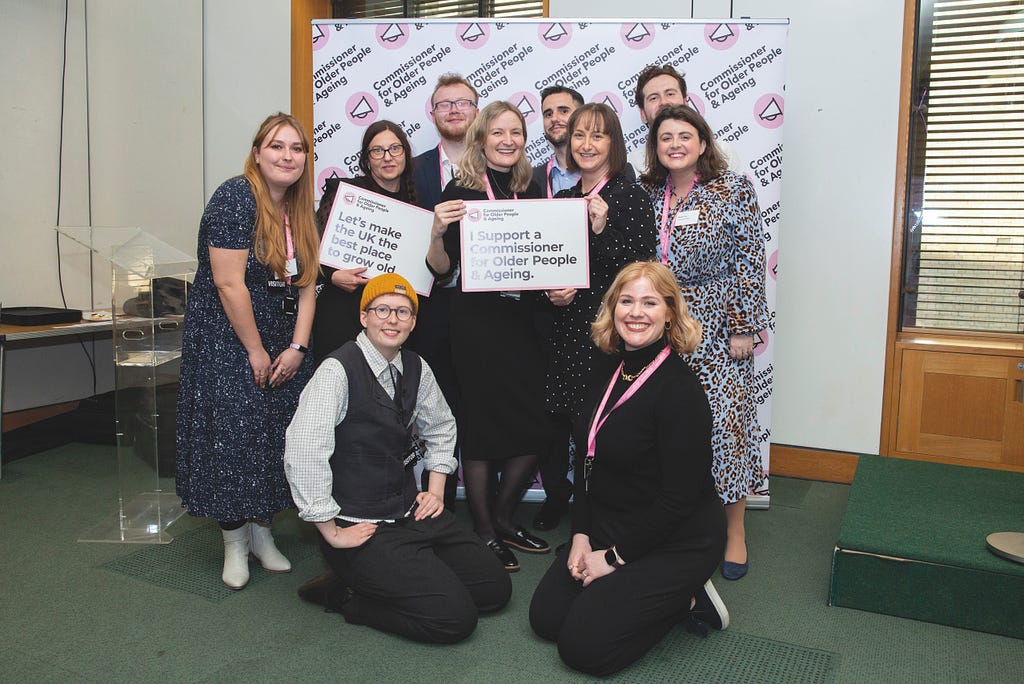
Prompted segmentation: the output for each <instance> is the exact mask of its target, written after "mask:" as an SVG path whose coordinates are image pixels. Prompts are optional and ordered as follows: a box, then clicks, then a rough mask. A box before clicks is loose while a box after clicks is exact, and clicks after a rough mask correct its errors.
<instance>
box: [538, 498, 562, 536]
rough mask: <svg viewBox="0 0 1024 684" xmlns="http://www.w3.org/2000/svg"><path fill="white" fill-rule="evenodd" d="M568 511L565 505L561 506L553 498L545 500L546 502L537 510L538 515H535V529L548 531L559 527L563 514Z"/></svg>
mask: <svg viewBox="0 0 1024 684" xmlns="http://www.w3.org/2000/svg"><path fill="white" fill-rule="evenodd" d="M566 513H568V510H567V509H566V507H565V506H559V505H558V504H556V503H553V502H552V501H551V499H547V500H546V501H544V504H543V505H542V506H541V507H540V510H539V511H537V515H535V516H533V529H535V530H540V531H541V532H546V531H548V530H553V529H555V528H556V527H558V523H559V522H561V520H562V516H563V515H565V514H566Z"/></svg>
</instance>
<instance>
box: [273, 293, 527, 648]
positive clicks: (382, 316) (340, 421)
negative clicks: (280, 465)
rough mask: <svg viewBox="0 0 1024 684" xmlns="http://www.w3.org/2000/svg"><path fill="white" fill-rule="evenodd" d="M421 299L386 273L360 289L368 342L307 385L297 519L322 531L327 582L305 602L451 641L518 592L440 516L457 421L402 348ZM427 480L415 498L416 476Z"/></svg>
mask: <svg viewBox="0 0 1024 684" xmlns="http://www.w3.org/2000/svg"><path fill="white" fill-rule="evenodd" d="M418 304H419V300H418V298H417V296H416V292H415V291H414V290H413V289H412V286H411V285H410V284H409V282H408V281H407V280H406V279H405V278H403V277H401V276H399V275H397V274H392V273H388V274H385V275H380V276H377V277H376V278H373V279H372V280H370V281H369V282H368V283H367V284H366V287H365V289H364V290H363V296H362V301H361V303H360V314H359V317H360V322H361V323H362V325H363V328H364V330H363V332H361V333H359V336H358V337H357V338H356V340H355V341H354V342H347V343H345V344H344V345H342V346H341V347H339V348H338V349H337V350H335V351H334V352H332V353H331V354H329V355H328V356H327V357H326V358H325V359H324V361H323V362H322V363H321V364H320V366H319V368H318V369H317V371H316V373H315V374H314V375H313V378H312V379H311V380H310V381H309V383H308V384H307V385H306V388H305V389H304V390H303V392H302V396H301V398H300V399H299V407H298V409H297V410H296V412H295V416H294V418H293V419H292V422H291V425H289V426H288V430H287V433H286V440H285V456H284V462H285V474H286V475H287V477H288V482H289V484H290V485H291V490H292V498H294V500H295V504H296V506H297V507H298V509H299V516H300V517H301V518H302V519H303V520H308V521H310V522H313V523H315V524H316V527H317V529H318V530H319V531H320V536H321V539H320V546H321V549H322V550H323V553H324V557H325V558H326V560H327V563H328V565H330V567H331V572H330V573H328V574H327V575H324V576H321V577H319V578H316V579H315V580H312V581H311V582H307V583H306V585H303V587H301V588H300V589H299V595H300V596H302V597H303V598H305V599H307V600H311V601H314V602H316V603H320V604H321V605H324V606H325V607H326V608H327V609H328V610H334V611H337V612H340V613H341V614H342V615H344V617H345V619H346V620H347V621H348V622H350V623H353V624H363V625H368V626H370V627H374V628H376V629H379V630H382V631H385V632H393V633H395V634H399V635H401V636H404V637H407V638H409V639H413V640H415V641H421V642H428V643H456V642H458V641H461V640H463V639H465V638H466V637H468V636H469V635H470V634H471V633H472V632H473V629H474V628H475V627H476V622H477V615H478V614H479V613H481V612H490V611H495V610H498V609H500V608H502V607H504V606H505V604H506V603H508V600H509V597H510V596H511V593H512V583H511V580H510V579H509V577H508V573H507V572H505V570H504V568H503V567H502V566H501V563H499V562H498V559H497V558H496V557H495V556H494V554H493V553H492V552H491V551H490V550H489V549H488V548H487V547H486V546H484V544H483V542H482V541H481V540H480V538H479V537H477V535H475V534H473V532H472V531H470V530H469V529H467V528H464V527H463V526H462V525H461V524H460V523H459V522H457V521H456V519H455V516H454V515H453V514H452V513H451V511H448V510H445V508H444V484H445V479H446V478H447V477H448V476H449V475H450V474H452V473H453V472H454V470H455V468H456V460H455V458H454V457H453V456H452V452H453V449H454V445H455V419H454V418H453V417H452V414H451V410H450V409H449V408H448V404H447V403H446V402H445V400H444V396H443V395H442V394H441V390H440V389H439V388H438V386H437V381H436V380H435V379H434V374H433V372H432V371H431V370H430V366H428V365H427V364H426V363H425V362H424V361H423V360H422V359H420V357H419V356H417V355H416V354H414V353H412V352H410V351H406V350H403V349H402V344H403V343H404V342H405V341H406V339H407V338H408V337H409V333H410V332H412V329H413V327H415V325H416V310H417V307H418ZM419 460H422V461H423V466H424V468H425V469H426V470H427V471H429V477H428V487H427V491H424V492H419V491H418V490H417V487H416V481H415V478H414V475H413V466H414V465H415V463H416V462H417V461H419Z"/></svg>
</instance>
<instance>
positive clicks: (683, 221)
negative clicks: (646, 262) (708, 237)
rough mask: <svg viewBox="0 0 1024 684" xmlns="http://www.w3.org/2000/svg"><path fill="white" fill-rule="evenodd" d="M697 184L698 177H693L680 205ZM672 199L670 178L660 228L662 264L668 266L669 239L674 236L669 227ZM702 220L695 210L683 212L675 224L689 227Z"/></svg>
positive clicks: (667, 182) (677, 216)
mask: <svg viewBox="0 0 1024 684" xmlns="http://www.w3.org/2000/svg"><path fill="white" fill-rule="evenodd" d="M696 184H697V176H694V177H693V180H691V181H690V187H688V188H687V189H686V194H684V195H683V199H682V200H681V202H680V203H682V202H685V201H686V197H688V196H689V195H690V193H691V192H692V191H693V186H694V185H696ZM671 198H672V179H671V178H669V179H668V180H666V181H665V200H664V201H663V202H662V203H661V224H660V226H659V228H660V231H659V232H660V233H661V263H663V264H665V265H666V266H667V265H668V245H669V238H670V237H671V235H672V226H670V225H668V212H669V209H668V207H669V203H670V201H671ZM698 220H700V210H699V209H693V210H690V211H681V212H679V213H677V214H676V220H675V224H674V225H677V226H687V225H690V224H692V223H697V221H698Z"/></svg>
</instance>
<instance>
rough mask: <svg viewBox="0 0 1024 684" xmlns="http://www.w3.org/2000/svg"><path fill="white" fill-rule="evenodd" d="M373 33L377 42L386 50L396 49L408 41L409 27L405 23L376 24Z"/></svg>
mask: <svg viewBox="0 0 1024 684" xmlns="http://www.w3.org/2000/svg"><path fill="white" fill-rule="evenodd" d="M373 33H374V35H376V36H377V44H378V45H380V46H381V47H382V48H384V49H386V50H397V49H398V48H401V47H405V44H406V43H408V42H409V28H408V26H406V25H405V24H378V25H377V28H376V29H374V32H373Z"/></svg>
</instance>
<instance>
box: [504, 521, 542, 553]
mask: <svg viewBox="0 0 1024 684" xmlns="http://www.w3.org/2000/svg"><path fill="white" fill-rule="evenodd" d="M498 536H499V537H500V538H501V541H503V542H505V543H506V544H508V545H509V546H514V547H516V548H517V549H519V550H520V551H525V552H526V553H547V552H548V551H550V550H551V545H550V544H548V543H547V542H546V541H544V540H543V539H541V538H540V537H535V536H533V535H532V534H530V533H529V532H527V531H526V530H525V529H524V528H522V527H517V528H516V531H515V532H511V533H509V532H502V531H501V530H499V531H498Z"/></svg>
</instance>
